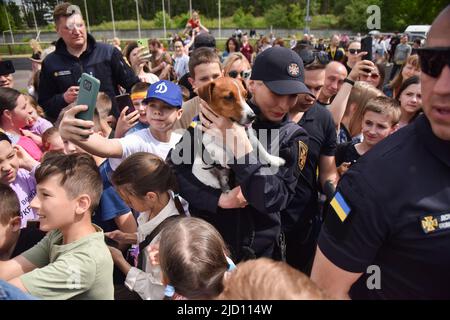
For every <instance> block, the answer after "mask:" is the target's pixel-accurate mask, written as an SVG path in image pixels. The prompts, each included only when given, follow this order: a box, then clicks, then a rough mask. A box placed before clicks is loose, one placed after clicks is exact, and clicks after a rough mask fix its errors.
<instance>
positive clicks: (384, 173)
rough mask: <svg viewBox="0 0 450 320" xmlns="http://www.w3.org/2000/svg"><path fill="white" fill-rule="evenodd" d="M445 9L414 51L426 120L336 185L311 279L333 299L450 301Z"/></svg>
mask: <svg viewBox="0 0 450 320" xmlns="http://www.w3.org/2000/svg"><path fill="white" fill-rule="evenodd" d="M449 29H450V6H448V7H447V8H446V9H444V11H443V12H441V14H440V15H439V16H438V17H437V18H436V20H435V21H434V23H433V25H432V27H431V29H430V32H429V33H428V41H427V45H426V47H425V48H423V49H420V50H419V52H418V53H419V56H420V60H421V69H422V76H421V78H422V99H423V111H424V115H422V116H420V117H418V118H417V119H416V121H415V122H413V123H412V124H410V125H408V126H407V127H405V128H403V129H401V130H399V131H398V132H396V133H395V134H393V135H391V136H390V137H388V138H386V139H385V140H383V141H382V142H380V143H379V144H377V145H376V146H375V147H374V148H373V149H372V150H371V151H370V152H368V153H367V154H366V155H365V156H364V157H362V158H361V159H360V161H358V163H356V164H355V165H353V166H352V167H351V169H350V170H349V171H348V172H347V173H346V174H345V175H344V176H343V178H342V179H341V180H340V182H339V185H338V188H337V193H336V195H335V197H334V198H333V201H332V202H331V207H332V209H331V210H330V212H329V214H328V216H327V218H326V220H325V225H324V227H323V229H322V232H321V235H320V238H319V243H318V249H317V253H316V257H315V261H314V265H313V270H312V274H311V278H312V280H314V281H315V282H316V283H317V284H318V285H319V286H320V287H322V289H324V290H326V291H327V292H328V293H329V294H330V295H332V296H333V297H339V298H344V297H348V295H349V296H350V297H351V298H354V299H449V298H450V285H449V284H450V272H449V270H450V87H449V86H448V83H449V82H450V36H449V35H448V32H447V31H448V30H449Z"/></svg>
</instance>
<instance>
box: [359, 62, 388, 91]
mask: <svg viewBox="0 0 450 320" xmlns="http://www.w3.org/2000/svg"><path fill="white" fill-rule="evenodd" d="M375 67H376V68H375V70H373V71H372V72H370V73H369V74H367V75H361V76H360V77H359V80H360V81H364V82H367V83H368V84H371V85H373V86H374V87H375V88H377V89H379V90H383V84H384V76H385V72H384V66H383V65H382V64H381V63H375Z"/></svg>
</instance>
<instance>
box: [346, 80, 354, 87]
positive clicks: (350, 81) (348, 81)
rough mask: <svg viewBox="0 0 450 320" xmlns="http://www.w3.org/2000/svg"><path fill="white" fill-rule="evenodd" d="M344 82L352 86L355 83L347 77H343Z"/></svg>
mask: <svg viewBox="0 0 450 320" xmlns="http://www.w3.org/2000/svg"><path fill="white" fill-rule="evenodd" d="M344 82H347V83H350V84H351V85H352V86H354V85H355V81H353V80H350V79H349V78H345V79H344Z"/></svg>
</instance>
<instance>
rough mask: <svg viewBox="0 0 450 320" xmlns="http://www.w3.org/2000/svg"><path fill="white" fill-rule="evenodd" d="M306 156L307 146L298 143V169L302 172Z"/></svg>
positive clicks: (301, 142) (300, 142)
mask: <svg viewBox="0 0 450 320" xmlns="http://www.w3.org/2000/svg"><path fill="white" fill-rule="evenodd" d="M307 156H308V146H307V145H306V144H305V143H304V142H303V141H299V142H298V167H299V168H300V170H303V168H304V167H305V163H306V157H307Z"/></svg>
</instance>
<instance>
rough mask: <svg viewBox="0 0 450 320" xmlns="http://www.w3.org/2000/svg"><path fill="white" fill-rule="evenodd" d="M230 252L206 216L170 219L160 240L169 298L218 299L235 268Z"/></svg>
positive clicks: (167, 296) (166, 297)
mask: <svg viewBox="0 0 450 320" xmlns="http://www.w3.org/2000/svg"><path fill="white" fill-rule="evenodd" d="M229 255H230V254H229V251H228V249H227V247H226V245H225V242H224V240H223V238H222V236H221V235H220V233H219V232H218V231H217V230H216V229H215V228H214V227H213V226H212V225H211V224H209V223H208V222H206V221H205V220H202V219H199V218H193V217H177V218H175V219H173V220H172V221H170V222H169V223H168V225H167V226H166V227H165V228H164V230H163V231H162V232H161V240H160V242H159V264H160V266H161V273H162V279H163V284H164V285H165V286H166V291H165V299H173V300H181V299H202V300H206V299H215V298H216V297H217V296H218V295H219V294H220V293H221V292H222V290H223V283H224V280H225V279H227V278H228V276H229V275H230V271H232V270H233V269H234V268H235V265H234V263H233V261H232V260H231V259H230V258H229Z"/></svg>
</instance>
